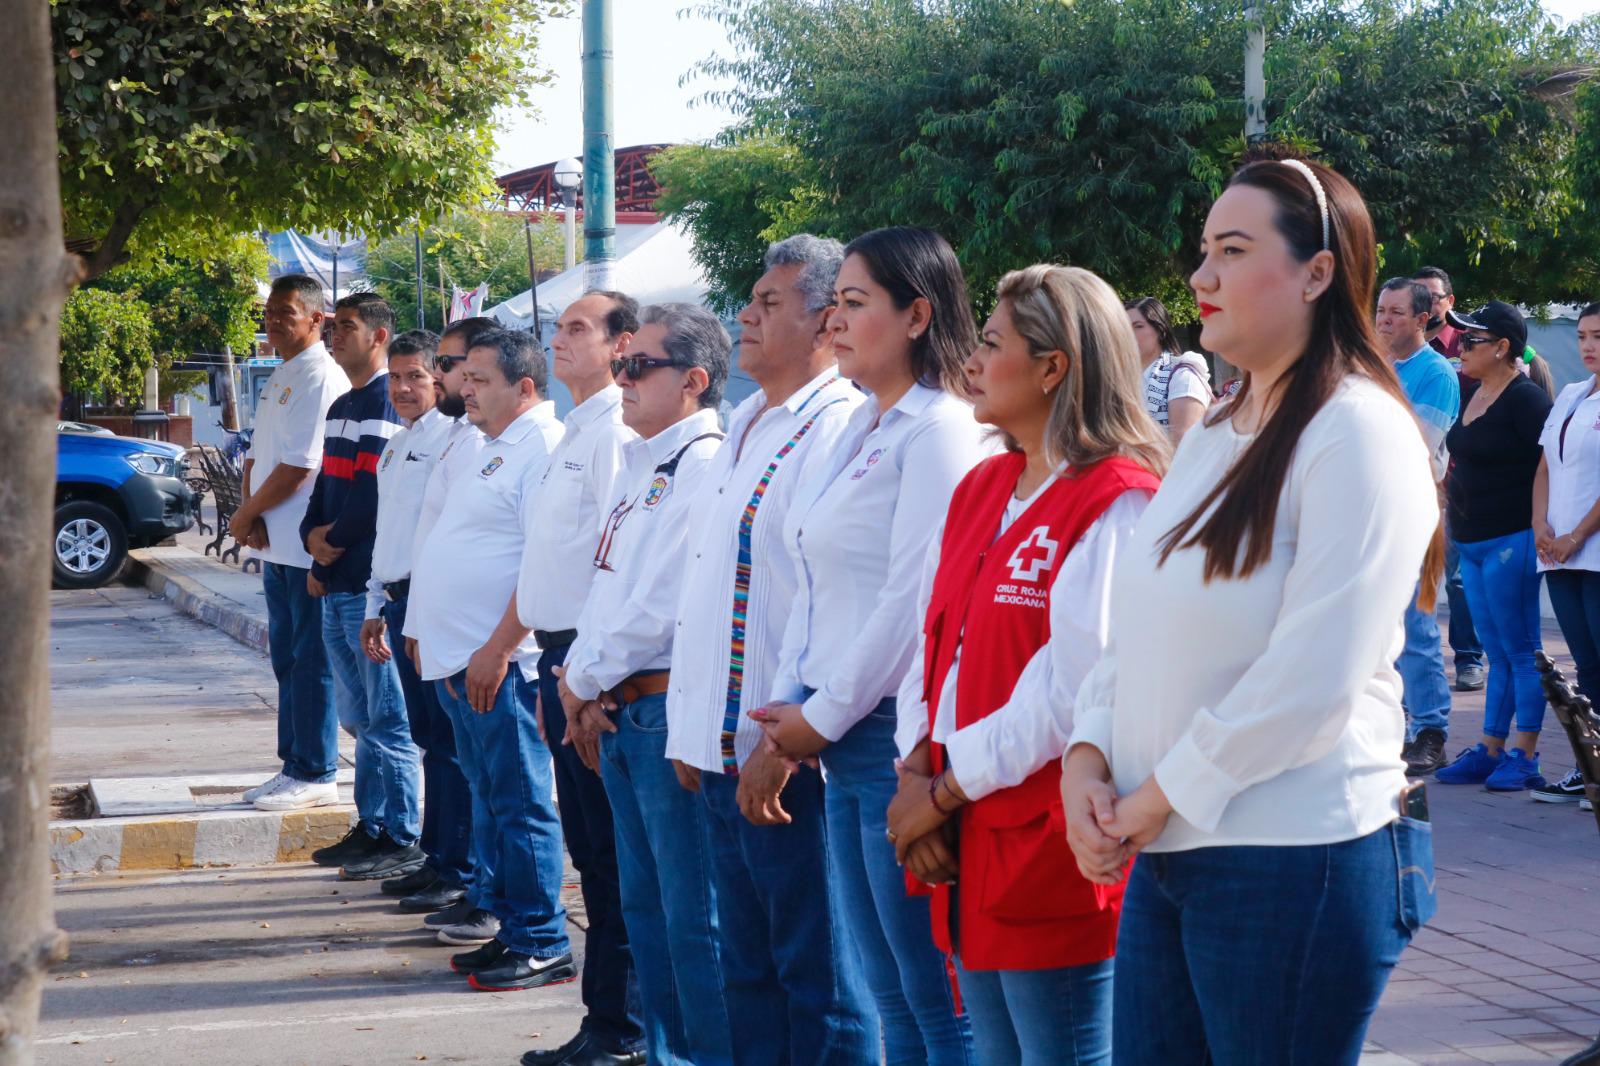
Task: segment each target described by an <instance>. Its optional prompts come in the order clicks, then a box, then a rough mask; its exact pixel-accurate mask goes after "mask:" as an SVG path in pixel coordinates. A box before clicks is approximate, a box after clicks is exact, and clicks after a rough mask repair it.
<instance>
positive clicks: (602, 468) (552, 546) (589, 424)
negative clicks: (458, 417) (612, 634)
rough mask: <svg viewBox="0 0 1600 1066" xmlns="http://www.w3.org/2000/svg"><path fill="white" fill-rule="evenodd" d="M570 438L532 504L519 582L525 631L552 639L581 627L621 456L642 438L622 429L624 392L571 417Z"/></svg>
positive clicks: (610, 391) (600, 396)
mask: <svg viewBox="0 0 1600 1066" xmlns="http://www.w3.org/2000/svg"><path fill="white" fill-rule="evenodd" d="M565 425H566V435H565V436H564V437H562V438H561V443H560V444H558V445H556V449H555V451H553V452H551V453H550V464H549V465H548V466H547V467H545V471H544V477H543V478H542V479H541V480H540V482H539V487H538V490H537V491H535V492H533V493H532V494H531V495H529V497H528V504H527V506H528V514H527V521H526V522H525V525H526V527H527V530H528V540H527V543H526V544H525V545H524V546H523V549H522V569H521V574H520V577H519V578H518V581H517V615H518V617H519V618H520V619H521V620H522V624H523V625H525V626H528V627H530V628H532V629H542V630H544V631H546V632H549V633H556V632H560V631H561V630H563V629H572V628H574V627H576V626H577V624H578V615H579V614H581V613H582V611H583V604H584V601H585V600H587V599H588V598H589V586H590V585H591V584H592V583H593V582H594V574H595V569H594V550H595V546H596V545H598V544H599V543H600V534H601V532H602V531H603V528H604V526H605V522H606V519H607V517H609V515H610V513H611V505H612V504H614V503H616V502H617V494H616V492H615V489H616V487H617V477H618V475H619V474H620V473H621V471H622V450H623V446H624V445H626V444H627V443H628V442H629V441H630V440H633V439H634V438H635V437H636V436H637V434H635V433H634V432H633V430H631V429H629V428H628V427H627V426H625V425H623V424H622V390H621V389H619V388H617V386H615V385H608V386H607V387H606V388H604V389H602V390H601V391H599V392H597V393H595V394H594V395H593V396H591V397H589V398H588V399H587V400H585V401H583V402H582V403H581V404H579V405H578V406H577V407H574V408H573V409H572V411H571V412H569V413H568V415H567V417H566V420H565Z"/></svg>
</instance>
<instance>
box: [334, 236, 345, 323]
mask: <svg viewBox="0 0 1600 1066" xmlns="http://www.w3.org/2000/svg"><path fill="white" fill-rule="evenodd" d="M343 239H344V238H343V237H341V236H340V235H339V234H337V233H335V234H334V235H333V306H335V307H338V306H339V244H340V242H341V241H342V240H343Z"/></svg>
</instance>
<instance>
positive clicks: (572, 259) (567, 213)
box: [561, 189, 578, 270]
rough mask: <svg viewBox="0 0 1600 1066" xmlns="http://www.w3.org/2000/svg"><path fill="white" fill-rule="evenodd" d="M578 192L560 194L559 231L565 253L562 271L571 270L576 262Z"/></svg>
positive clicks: (574, 190)
mask: <svg viewBox="0 0 1600 1066" xmlns="http://www.w3.org/2000/svg"><path fill="white" fill-rule="evenodd" d="M577 200H578V190H576V189H573V190H572V191H571V192H563V193H562V194H561V231H562V233H563V234H564V235H565V240H566V245H567V248H566V252H565V254H564V256H563V258H562V269H563V270H571V269H572V264H574V263H576V262H577V261H578V236H577V229H578V225H577V217H578V211H577V207H576V206H575V205H576V204H577Z"/></svg>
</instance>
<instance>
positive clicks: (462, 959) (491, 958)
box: [450, 940, 506, 974]
mask: <svg viewBox="0 0 1600 1066" xmlns="http://www.w3.org/2000/svg"><path fill="white" fill-rule="evenodd" d="M505 953H506V946H505V945H504V944H502V943H500V941H498V940H490V941H489V942H488V943H487V944H484V945H483V946H482V947H481V948H473V949H472V950H471V951H463V952H462V953H461V954H459V955H452V956H450V968H451V969H452V970H454V971H455V972H456V973H459V974H474V973H477V972H478V971H479V970H487V969H489V968H490V967H491V966H494V965H495V964H496V963H498V962H499V961H500V956H502V955H504V954H505Z"/></svg>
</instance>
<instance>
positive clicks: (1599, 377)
mask: <svg viewBox="0 0 1600 1066" xmlns="http://www.w3.org/2000/svg"><path fill="white" fill-rule="evenodd" d="M1578 355H1579V356H1580V357H1581V358H1582V359H1583V367H1584V369H1585V370H1587V371H1589V374H1590V376H1589V377H1586V378H1584V379H1583V380H1582V381H1577V382H1574V383H1572V384H1571V385H1568V386H1567V387H1566V388H1565V389H1562V390H1561V395H1560V396H1558V397H1557V398H1556V402H1555V406H1554V407H1552V408H1551V409H1550V419H1549V421H1547V422H1546V423H1545V427H1544V435H1543V436H1542V437H1540V438H1539V443H1540V445H1541V446H1542V447H1543V448H1544V457H1543V458H1542V459H1540V461H1539V472H1538V473H1537V474H1536V475H1534V481H1533V544H1534V549H1535V550H1536V551H1537V552H1538V554H1539V569H1540V570H1542V571H1543V572H1544V584H1545V588H1546V589H1547V590H1548V591H1549V593H1550V606H1552V607H1554V608H1555V611H1556V621H1557V622H1559V623H1560V624H1561V635H1562V636H1564V637H1566V638H1567V650H1569V651H1570V652H1572V661H1573V663H1574V665H1576V666H1577V668H1578V690H1579V691H1580V692H1582V693H1583V694H1584V695H1585V696H1588V697H1589V701H1590V702H1591V703H1593V704H1594V705H1595V706H1597V707H1600V541H1597V540H1594V539H1593V538H1594V535H1595V533H1596V532H1600V303H1592V304H1589V305H1588V306H1587V307H1585V308H1584V309H1583V310H1582V311H1579V312H1578ZM1531 794H1532V796H1533V798H1534V799H1536V800H1541V801H1543V802H1545V803H1578V802H1580V801H1582V800H1583V775H1582V774H1581V773H1579V772H1578V771H1577V770H1576V769H1574V770H1573V771H1572V772H1571V773H1569V774H1567V776H1565V777H1563V778H1562V779H1561V780H1560V781H1557V782H1555V783H1553V784H1548V785H1544V786H1542V787H1539V788H1535V789H1534V790H1533V792H1532V793H1531Z"/></svg>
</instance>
